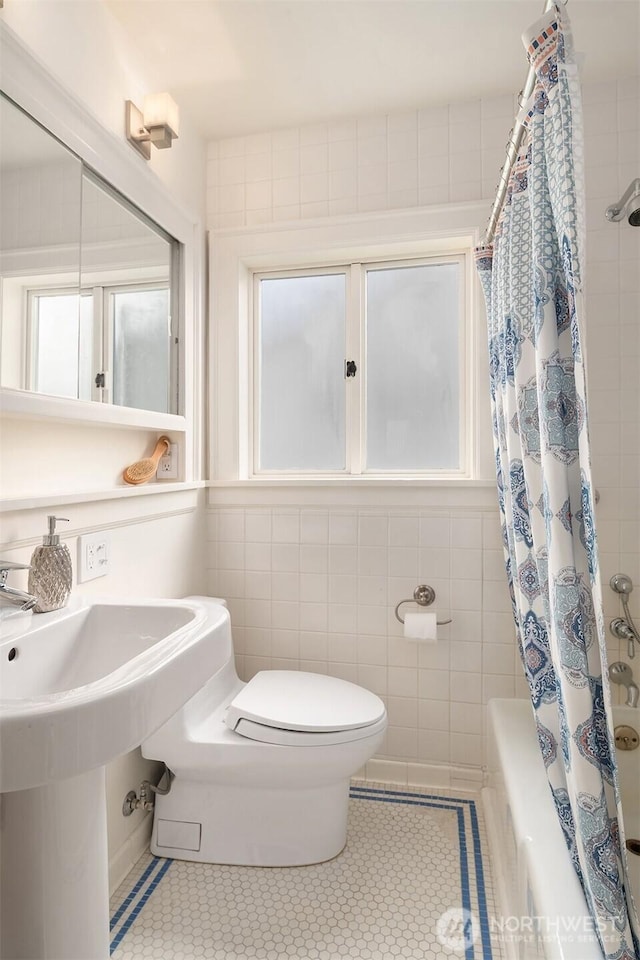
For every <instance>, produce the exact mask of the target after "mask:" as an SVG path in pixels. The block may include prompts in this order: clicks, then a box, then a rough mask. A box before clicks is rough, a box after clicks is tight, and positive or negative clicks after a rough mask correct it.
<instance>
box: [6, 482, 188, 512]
mask: <svg viewBox="0 0 640 960" xmlns="http://www.w3.org/2000/svg"><path fill="white" fill-rule="evenodd" d="M202 486H204V483H203V481H202V480H192V481H188V482H178V483H176V482H173V481H170V480H160V481H156V482H154V483H148V484H144V485H143V486H139V487H124V486H123V487H111V488H110V489H108V490H83V491H78V493H59V494H55V493H45V494H38V495H37V496H33V497H9V498H7V499H6V500H0V513H10V512H11V511H13V510H36V509H38V508H41V507H53V506H63V505H64V504H67V503H91V502H97V501H100V500H120V499H123V498H126V497H144V496H151V497H152V496H157V495H162V494H164V493H180V492H182V491H183V490H197V489H198V488H199V487H202Z"/></svg>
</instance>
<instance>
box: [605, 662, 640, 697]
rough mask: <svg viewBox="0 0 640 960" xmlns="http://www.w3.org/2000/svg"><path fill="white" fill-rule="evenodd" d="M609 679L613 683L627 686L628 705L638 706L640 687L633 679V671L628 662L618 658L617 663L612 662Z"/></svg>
mask: <svg viewBox="0 0 640 960" xmlns="http://www.w3.org/2000/svg"><path fill="white" fill-rule="evenodd" d="M609 679H610V680H611V682H612V683H619V684H620V685H621V686H623V687H626V688H627V699H626V701H625V703H626V706H627V707H637V706H638V700H639V699H640V689H639V688H638V684H637V683H635V682H634V680H633V672H632V670H631V667H630V666H629V664H628V663H623V662H622V660H616V662H615V663H612V664H611V666H610V667H609Z"/></svg>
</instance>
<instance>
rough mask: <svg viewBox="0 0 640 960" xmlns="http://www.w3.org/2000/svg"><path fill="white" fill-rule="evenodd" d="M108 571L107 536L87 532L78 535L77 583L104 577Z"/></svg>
mask: <svg viewBox="0 0 640 960" xmlns="http://www.w3.org/2000/svg"><path fill="white" fill-rule="evenodd" d="M108 573H109V537H108V536H107V534H106V533H87V534H84V536H81V537H78V583H85V581H87V580H96V579H97V578H98V577H106V575H107V574H108Z"/></svg>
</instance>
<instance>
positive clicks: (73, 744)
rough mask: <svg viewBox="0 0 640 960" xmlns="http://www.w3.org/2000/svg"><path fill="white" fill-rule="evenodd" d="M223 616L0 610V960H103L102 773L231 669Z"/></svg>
mask: <svg viewBox="0 0 640 960" xmlns="http://www.w3.org/2000/svg"><path fill="white" fill-rule="evenodd" d="M227 619H228V613H227V610H226V609H225V607H224V606H223V605H221V604H220V602H215V601H212V600H209V599H208V598H205V597H188V598H187V599H186V600H154V601H148V602H141V603H122V602H117V601H104V600H95V601H93V602H91V601H80V602H76V603H74V604H72V605H71V606H69V607H66V608H65V609H64V610H57V611H55V612H54V613H45V614H31V613H28V614H25V613H13V612H12V611H9V612H7V611H2V619H0V793H2V798H1V799H2V808H1V812H2V816H1V817H0V836H1V846H2V860H1V862H0V931H1V934H0V957H30V958H32V960H108V957H109V916H108V904H109V882H108V853H107V808H106V789H105V764H107V763H109V762H110V761H111V760H113V759H115V758H116V757H117V756H119V755H120V754H122V753H125V752H127V751H129V750H131V749H133V748H134V747H136V746H138V745H139V744H140V743H141V742H142V741H143V740H145V739H146V738H147V737H149V736H150V735H151V734H152V733H153V732H154V730H156V729H157V728H158V727H159V726H161V725H162V724H163V723H165V722H166V721H167V720H168V719H169V718H170V717H171V716H173V714H174V713H176V711H177V710H178V709H179V708H180V707H181V706H182V705H183V704H184V703H186V701H187V700H189V699H190V698H191V697H192V696H193V695H194V694H195V693H197V692H198V690H199V689H200V688H201V686H202V684H203V682H204V681H205V680H206V679H207V678H208V677H210V676H211V675H212V674H213V673H215V672H217V670H219V669H220V667H221V666H222V665H223V664H224V663H225V662H226V661H227V660H228V659H229V657H230V656H231V655H232V653H231V649H230V646H229V631H228V629H226V625H227ZM132 786H133V785H132Z"/></svg>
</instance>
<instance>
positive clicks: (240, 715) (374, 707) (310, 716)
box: [225, 670, 386, 746]
mask: <svg viewBox="0 0 640 960" xmlns="http://www.w3.org/2000/svg"><path fill="white" fill-rule="evenodd" d="M225 723H226V725H227V727H228V728H229V729H230V730H233V731H235V733H237V734H239V735H240V736H243V737H247V738H249V739H250V740H259V741H262V742H263V743H274V744H282V745H299V746H313V745H315V746H324V745H327V746H328V745H331V744H337V743H348V742H350V741H353V740H360V739H364V738H365V737H369V736H373V735H374V734H375V733H376V732H377V731H378V730H379V729H384V727H385V725H386V711H385V707H384V704H383V702H382V700H380V698H379V697H377V696H376V695H375V694H374V693H371V692H370V691H369V690H364V689H363V688H362V687H358V686H356V684H353V683H349V682H348V681H347V680H340V679H339V678H338V677H328V676H325V675H324V674H317V673H304V672H298V671H294V670H264V671H261V672H260V673H257V674H256V675H255V677H253V679H252V680H250V681H249V683H248V684H246V686H245V687H243V689H242V690H241V691H240V693H238V694H237V695H236V697H235V698H234V699H233V700H232V702H231V703H230V705H229V707H228V709H227V714H226V717H225Z"/></svg>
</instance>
